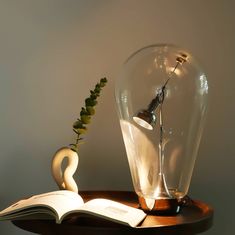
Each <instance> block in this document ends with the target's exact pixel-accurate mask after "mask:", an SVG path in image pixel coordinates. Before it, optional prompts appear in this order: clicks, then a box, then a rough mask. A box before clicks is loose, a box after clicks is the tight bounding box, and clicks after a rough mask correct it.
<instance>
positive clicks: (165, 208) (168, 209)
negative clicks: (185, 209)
mask: <svg viewBox="0 0 235 235" xmlns="http://www.w3.org/2000/svg"><path fill="white" fill-rule="evenodd" d="M139 206H140V208H141V209H143V210H144V211H145V212H146V213H147V214H151V215H175V214H178V213H179V212H180V209H181V203H179V201H178V200H177V199H176V198H169V199H168V198H167V199H145V198H144V197H140V196H139Z"/></svg>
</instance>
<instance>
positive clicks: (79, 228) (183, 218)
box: [12, 191, 213, 235]
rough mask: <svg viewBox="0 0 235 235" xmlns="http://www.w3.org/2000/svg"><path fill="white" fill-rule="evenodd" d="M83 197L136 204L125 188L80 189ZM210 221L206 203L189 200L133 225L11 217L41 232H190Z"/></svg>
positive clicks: (202, 228) (188, 234) (161, 234)
mask: <svg viewBox="0 0 235 235" xmlns="http://www.w3.org/2000/svg"><path fill="white" fill-rule="evenodd" d="M79 193H80V195H81V196H82V197H83V199H84V201H88V200H90V199H94V198H106V199H111V200H115V201H119V202H121V203H123V204H126V205H129V206H133V207H136V208H138V198H137V195H136V194H135V193H134V192H127V191H82V192H79ZM212 222H213V209H212V208H211V207H210V206H208V205H207V204H205V203H203V202H201V201H197V200H192V201H191V203H190V204H189V205H187V206H185V207H183V208H182V209H181V211H180V213H179V214H177V215H174V216H156V215H148V216H147V217H146V218H145V220H144V221H143V222H142V223H141V224H140V225H139V226H138V227H136V228H132V227H127V226H123V225H119V224H116V223H113V222H110V221H107V220H100V219H90V218H84V219H81V218H79V219H78V218H77V217H76V216H75V217H73V218H71V219H69V220H66V221H64V222H63V223H62V224H56V223H55V221H53V220H14V221H12V223H13V224H14V225H16V226H17V227H19V228H21V229H24V230H27V231H30V232H33V233H37V234H43V235H51V234H56V235H65V234H66V235H75V234H76V235H79V234H81V235H110V234H112V235H132V234H133V235H134V234H135V235H139V234H142V235H194V234H198V233H202V232H204V231H206V230H208V229H209V228H210V227H211V226H212Z"/></svg>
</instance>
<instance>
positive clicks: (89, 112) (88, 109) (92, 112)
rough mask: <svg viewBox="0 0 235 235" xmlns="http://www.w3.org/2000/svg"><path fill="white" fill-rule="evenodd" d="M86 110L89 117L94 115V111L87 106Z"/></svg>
mask: <svg viewBox="0 0 235 235" xmlns="http://www.w3.org/2000/svg"><path fill="white" fill-rule="evenodd" d="M86 109H87V112H88V114H89V115H94V114H95V109H94V108H93V107H92V106H87V107H86Z"/></svg>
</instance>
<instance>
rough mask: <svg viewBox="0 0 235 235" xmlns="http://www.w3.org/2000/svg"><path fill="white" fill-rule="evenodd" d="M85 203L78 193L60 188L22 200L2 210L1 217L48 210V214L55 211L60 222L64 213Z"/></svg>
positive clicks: (55, 215) (5, 217)
mask: <svg viewBox="0 0 235 235" xmlns="http://www.w3.org/2000/svg"><path fill="white" fill-rule="evenodd" d="M83 204H84V202H83V199H82V198H81V197H80V196H79V195H78V194H77V193H74V192H71V191H68V190H59V191H54V192H49V193H44V194H39V195H35V196H32V197H30V198H28V199H25V200H20V201H18V202H17V203H14V204H13V205H11V206H10V207H8V208H6V209H5V210H3V211H1V212H0V219H8V218H9V216H11V218H14V217H18V216H21V217H22V216H23V215H26V214H29V213H31V212H32V213H36V212H37V211H38V212H44V213H46V212H47V211H48V214H52V213H54V217H55V219H56V221H57V222H59V220H60V218H61V217H62V216H63V214H66V213H67V212H68V211H71V210H78V209H79V208H80V207H81V206H82V205H83ZM30 208H31V209H30ZM43 208H44V209H43ZM45 208H50V209H51V211H50V210H49V209H48V210H47V211H46V210H45ZM27 209H28V210H27ZM30 210H31V212H30ZM17 213H18V216H17Z"/></svg>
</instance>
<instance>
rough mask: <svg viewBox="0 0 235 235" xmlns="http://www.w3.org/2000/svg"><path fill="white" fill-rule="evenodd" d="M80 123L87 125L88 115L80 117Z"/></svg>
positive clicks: (89, 117) (88, 121)
mask: <svg viewBox="0 0 235 235" xmlns="http://www.w3.org/2000/svg"><path fill="white" fill-rule="evenodd" d="M81 121H82V123H83V124H88V123H90V121H91V116H89V115H82V116H81Z"/></svg>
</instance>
